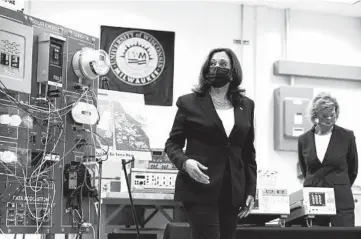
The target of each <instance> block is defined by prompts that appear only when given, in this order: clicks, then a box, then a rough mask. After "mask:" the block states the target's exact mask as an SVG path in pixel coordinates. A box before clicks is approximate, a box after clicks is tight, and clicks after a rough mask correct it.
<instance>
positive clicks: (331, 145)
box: [324, 125, 339, 161]
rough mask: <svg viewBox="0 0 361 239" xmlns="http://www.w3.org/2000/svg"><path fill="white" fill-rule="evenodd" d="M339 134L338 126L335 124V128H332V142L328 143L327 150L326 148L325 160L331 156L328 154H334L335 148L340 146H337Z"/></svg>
mask: <svg viewBox="0 0 361 239" xmlns="http://www.w3.org/2000/svg"><path fill="white" fill-rule="evenodd" d="M337 134H338V126H337V125H334V126H333V130H332V134H331V138H330V142H329V143H328V146H327V150H326V153H325V158H324V161H325V160H327V159H328V158H329V157H328V155H330V154H332V152H333V150H334V149H337V148H338V147H337V144H338V142H337V139H338V138H339V137H338V136H337Z"/></svg>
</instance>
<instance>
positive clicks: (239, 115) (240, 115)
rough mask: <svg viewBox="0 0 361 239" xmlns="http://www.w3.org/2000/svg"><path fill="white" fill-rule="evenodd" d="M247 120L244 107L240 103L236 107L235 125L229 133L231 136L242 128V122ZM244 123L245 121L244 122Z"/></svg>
mask: <svg viewBox="0 0 361 239" xmlns="http://www.w3.org/2000/svg"><path fill="white" fill-rule="evenodd" d="M244 120H245V117H244V112H243V108H242V107H241V106H240V105H237V106H235V107H234V126H233V129H232V131H231V133H230V135H229V137H230V138H231V137H232V135H233V134H234V132H236V130H238V129H241V128H242V122H243V121H244ZM243 123H244V122H243Z"/></svg>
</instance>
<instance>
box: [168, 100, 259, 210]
mask: <svg viewBox="0 0 361 239" xmlns="http://www.w3.org/2000/svg"><path fill="white" fill-rule="evenodd" d="M176 104H177V106H178V111H177V114H176V116H175V119H174V124H173V127H172V130H171V132H170V136H169V139H168V140H167V142H166V144H165V152H166V154H167V155H168V157H169V159H170V160H171V161H172V162H173V163H174V164H175V165H176V167H177V168H178V169H179V172H178V175H177V179H176V185H175V196H174V197H175V200H178V201H182V202H195V203H205V202H207V203H217V201H218V197H219V193H220V189H221V185H222V178H223V174H224V171H225V166H226V163H227V162H229V163H230V168H231V169H230V170H231V181H232V197H233V198H232V200H233V204H235V206H242V205H244V202H245V198H246V196H247V195H252V196H255V194H256V182H257V164H256V160H255V148H254V145H253V141H254V126H253V117H254V102H253V101H252V100H251V99H249V98H247V97H245V96H244V97H243V98H242V100H241V103H240V104H239V105H237V106H235V107H234V113H235V125H234V127H233V130H232V132H231V134H230V136H229V137H228V136H227V134H226V132H225V130H224V128H223V125H222V121H221V120H220V118H219V117H218V114H217V112H216V110H215V108H214V106H213V102H212V99H211V97H210V95H209V94H207V95H206V96H199V95H197V94H195V93H192V94H187V95H184V96H181V97H179V98H178V100H177V103H176ZM185 141H187V146H186V150H185V152H184V151H183V147H184V145H185ZM188 158H191V159H194V160H197V161H199V162H200V163H201V164H203V165H205V166H207V167H208V170H206V171H205V173H206V174H207V175H208V176H209V178H210V183H209V184H201V183H198V182H197V181H195V180H194V179H192V178H191V177H190V176H189V175H188V174H187V173H186V172H185V171H183V169H182V165H183V163H184V161H185V160H187V159H188Z"/></svg>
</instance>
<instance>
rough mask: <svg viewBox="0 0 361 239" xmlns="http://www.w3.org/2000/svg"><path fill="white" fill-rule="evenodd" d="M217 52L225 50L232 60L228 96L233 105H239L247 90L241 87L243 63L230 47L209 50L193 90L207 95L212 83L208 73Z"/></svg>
mask: <svg viewBox="0 0 361 239" xmlns="http://www.w3.org/2000/svg"><path fill="white" fill-rule="evenodd" d="M217 52H225V53H226V54H227V55H228V57H229V59H230V60H231V71H232V81H231V83H230V84H229V88H228V92H227V97H228V99H229V101H230V102H231V103H232V104H233V105H237V104H239V103H240V102H241V100H242V98H243V95H244V93H245V90H244V89H241V88H240V85H241V84H242V79H243V74H242V67H241V64H240V63H239V61H238V58H237V56H236V54H235V53H234V52H233V51H232V50H231V49H229V48H216V49H213V50H211V51H210V52H209V54H208V56H207V59H206V61H205V62H204V63H203V65H202V69H201V73H200V76H199V82H198V85H197V86H196V87H195V88H194V89H193V92H195V93H196V94H198V95H201V96H205V95H206V94H208V93H209V90H210V88H211V85H210V84H209V83H208V81H206V75H207V74H208V72H209V65H210V61H211V59H212V57H213V55H214V53H217Z"/></svg>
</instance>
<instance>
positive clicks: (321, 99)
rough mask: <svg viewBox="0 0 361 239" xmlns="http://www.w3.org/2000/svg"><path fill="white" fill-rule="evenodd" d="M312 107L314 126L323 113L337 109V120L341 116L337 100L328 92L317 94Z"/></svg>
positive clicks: (311, 117) (311, 118) (311, 115)
mask: <svg viewBox="0 0 361 239" xmlns="http://www.w3.org/2000/svg"><path fill="white" fill-rule="evenodd" d="M310 106H311V107H310V120H311V122H312V123H313V124H316V122H315V120H316V119H317V115H318V114H319V113H320V112H321V111H332V110H333V109H335V112H336V119H337V118H338V116H339V114H340V106H339V104H338V102H337V99H336V98H335V97H333V96H331V94H329V93H327V92H321V93H319V94H317V95H316V96H315V98H313V100H312V102H311V105H310Z"/></svg>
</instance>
